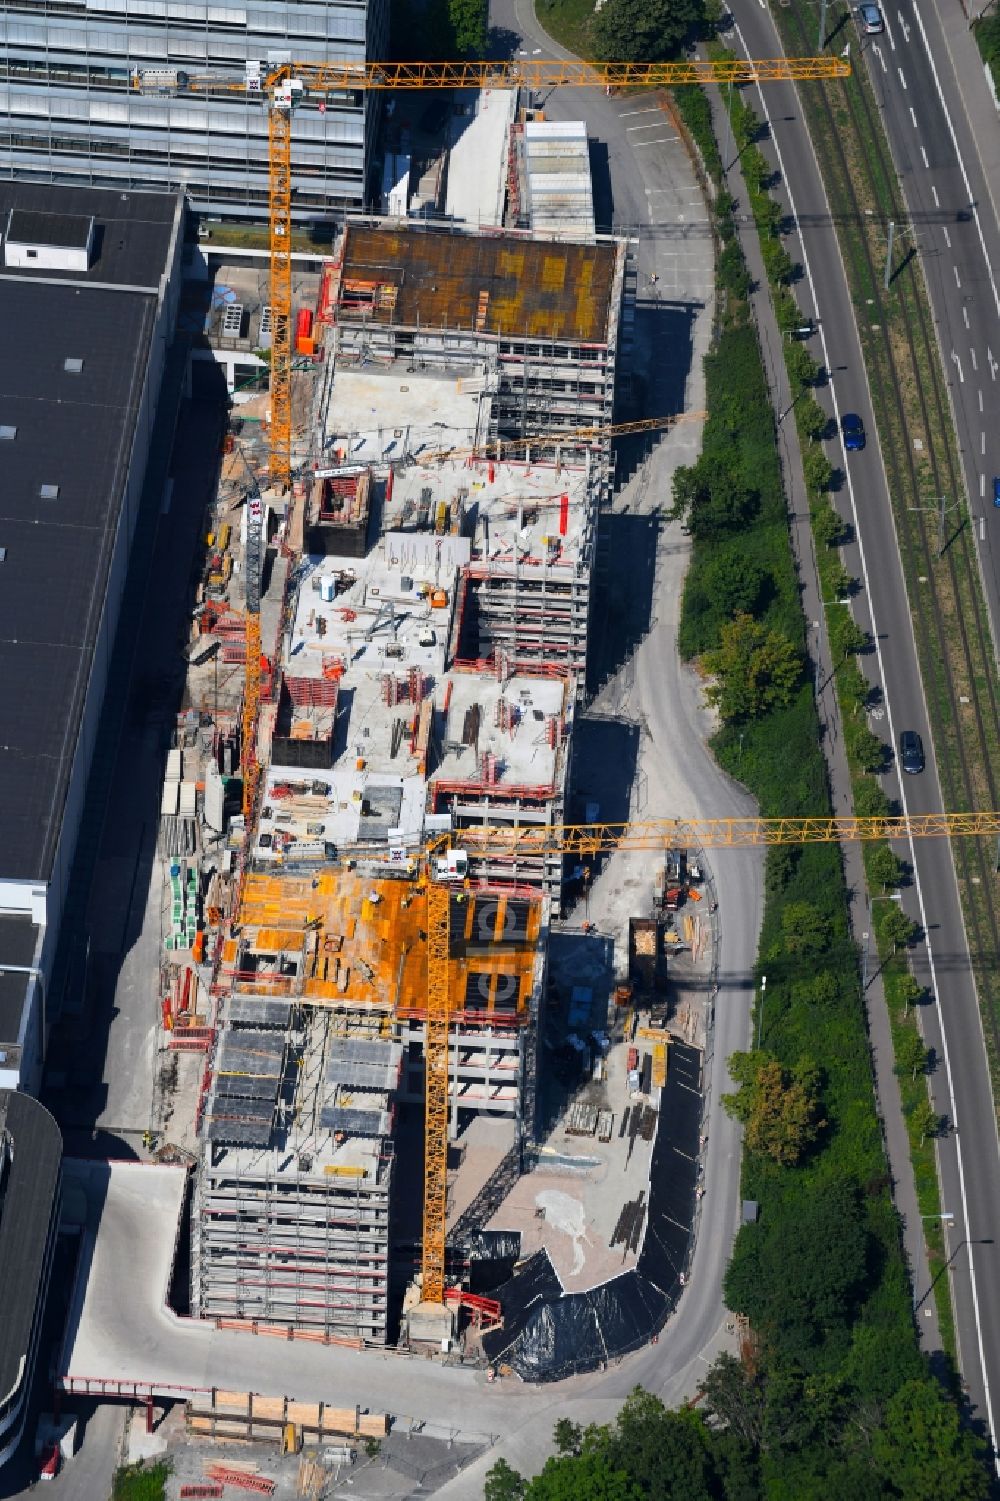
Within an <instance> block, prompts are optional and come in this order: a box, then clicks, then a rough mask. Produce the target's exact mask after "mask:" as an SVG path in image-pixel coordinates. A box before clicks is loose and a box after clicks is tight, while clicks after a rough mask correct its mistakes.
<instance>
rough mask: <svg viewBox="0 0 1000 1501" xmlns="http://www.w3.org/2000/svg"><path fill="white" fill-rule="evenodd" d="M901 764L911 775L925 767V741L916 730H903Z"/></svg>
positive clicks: (900, 744) (900, 741)
mask: <svg viewBox="0 0 1000 1501" xmlns="http://www.w3.org/2000/svg"><path fill="white" fill-rule="evenodd" d="M899 764H900V766H901V767H902V768H903V770H904V771H908V772H909V773H910V775H911V776H916V775H917V773H918V772H921V771H923V769H924V742H923V741H922V740H921V738H920V736H919V735H918V734H917V732H916V730H903V732H902V734H901V735H900V737H899Z"/></svg>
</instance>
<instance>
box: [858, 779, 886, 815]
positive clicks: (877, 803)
mask: <svg viewBox="0 0 1000 1501" xmlns="http://www.w3.org/2000/svg"><path fill="white" fill-rule="evenodd" d="M854 811H855V813H856V814H857V815H858V817H859V818H885V817H887V816H888V813H889V799H888V798H887V797H886V795H885V793H884V792H883V791H882V788H881V787H880V786H879V784H878V783H877V782H875V781H872V779H871V778H870V777H864V778H863V779H862V780H861V781H860V782H859V783H858V784H857V786H856V787H855V789H854Z"/></svg>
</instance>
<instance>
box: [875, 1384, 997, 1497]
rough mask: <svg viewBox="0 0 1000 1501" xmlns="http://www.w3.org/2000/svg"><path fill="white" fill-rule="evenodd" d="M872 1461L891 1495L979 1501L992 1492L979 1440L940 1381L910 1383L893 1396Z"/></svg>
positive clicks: (877, 1436) (880, 1429)
mask: <svg viewBox="0 0 1000 1501" xmlns="http://www.w3.org/2000/svg"><path fill="white" fill-rule="evenodd" d="M872 1457H873V1459H874V1461H875V1464H876V1466H877V1468H878V1470H879V1472H880V1474H881V1475H882V1476H883V1478H884V1480H885V1482H886V1485H887V1486H888V1487H890V1488H891V1491H892V1494H893V1495H898V1496H903V1497H905V1498H906V1501H980V1498H983V1497H985V1496H987V1495H988V1494H989V1481H988V1477H987V1473H986V1468H985V1466H984V1465H982V1464H981V1463H980V1462H979V1460H978V1458H977V1453H976V1443H975V1440H974V1439H973V1437H972V1435H971V1434H970V1433H968V1432H966V1431H964V1430H963V1429H962V1426H961V1423H960V1421H959V1416H958V1413H957V1411H956V1409H955V1406H954V1404H953V1403H952V1402H949V1401H948V1399H947V1397H946V1396H945V1394H944V1392H943V1391H942V1390H941V1388H940V1386H939V1385H938V1384H937V1382H936V1381H932V1380H922V1381H908V1382H906V1384H905V1385H904V1386H901V1387H900V1388H899V1390H898V1391H897V1392H896V1393H895V1394H894V1395H893V1396H892V1397H890V1399H889V1401H888V1403H887V1404H886V1409H885V1416H884V1418H883V1421H882V1425H881V1427H880V1428H878V1429H876V1431H875V1433H874V1435H873V1439H872Z"/></svg>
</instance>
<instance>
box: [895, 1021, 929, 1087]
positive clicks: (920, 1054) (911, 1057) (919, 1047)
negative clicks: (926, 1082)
mask: <svg viewBox="0 0 1000 1501" xmlns="http://www.w3.org/2000/svg"><path fill="white" fill-rule="evenodd" d="M930 1056H931V1055H930V1053H929V1052H928V1051H927V1049H926V1048H925V1047H924V1042H923V1038H922V1037H921V1036H920V1033H919V1032H918V1031H917V1029H916V1027H906V1028H904V1029H902V1030H901V1031H899V1032H897V1034H896V1069H897V1072H898V1073H901V1074H910V1075H911V1076H912V1077H913V1078H914V1079H915V1078H916V1077H917V1075H918V1074H925V1073H926V1072H927V1065H928V1064H929V1062H930Z"/></svg>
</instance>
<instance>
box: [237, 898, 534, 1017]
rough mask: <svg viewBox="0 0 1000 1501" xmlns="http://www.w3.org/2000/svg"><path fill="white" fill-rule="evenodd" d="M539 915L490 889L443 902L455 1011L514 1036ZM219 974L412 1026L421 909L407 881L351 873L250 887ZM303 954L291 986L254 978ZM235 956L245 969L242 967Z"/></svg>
mask: <svg viewBox="0 0 1000 1501" xmlns="http://www.w3.org/2000/svg"><path fill="white" fill-rule="evenodd" d="M541 921H542V905H541V901H540V899H538V898H537V897H534V896H527V895H521V894H512V893H509V892H504V891H497V890H492V889H488V890H476V891H465V890H461V889H459V888H456V889H454V890H453V891H452V894H451V942H450V955H451V957H450V959H449V965H448V970H449V974H448V978H449V995H450V1001H451V1009H452V1012H453V1013H454V1014H456V1015H464V1016H466V1017H468V1018H470V1019H473V1018H476V1017H481V1018H482V1019H483V1020H484V1021H492V1022H496V1023H497V1024H507V1025H515V1026H516V1025H519V1024H522V1023H523V1022H524V1021H525V1020H526V1019H527V1014H528V1003H529V1000H530V996H531V988H532V981H533V973H534V960H535V952H536V949H537V945H538V938H539V933H540V930H541ZM238 925H239V929H240V935H241V936H240V939H239V940H234V939H230V940H229V942H228V943H227V944H226V947H225V951H224V955H223V966H224V968H225V969H226V970H228V972H229V973H230V974H231V975H235V976H236V977H237V978H238V981H239V984H240V989H241V990H244V991H250V992H253V993H256V994H266V995H289V996H291V995H295V996H297V997H301V998H302V999H303V1000H305V1001H308V1002H311V1003H312V1004H313V1005H317V1006H331V1007H344V1008H348V1009H351V1010H361V1011H369V1012H376V1013H378V1012H381V1013H386V1014H392V1015H396V1016H414V1017H420V1016H422V1015H423V1014H424V1012H425V1009H426V991H427V936H426V935H427V898H426V894H425V892H423V891H422V890H421V889H420V888H419V887H418V886H417V885H416V884H415V883H413V882H410V881H406V880H398V879H393V880H373V879H371V878H370V877H367V878H366V877H364V876H362V875H359V874H357V873H356V872H353V871H342V870H336V871H334V870H327V871H324V872H322V873H321V874H319V875H317V876H316V877H314V878H313V879H309V878H308V877H301V876H284V875H274V876H258V875H252V876H249V877H248V878H247V882H246V886H245V889H244V893H243V901H242V903H241V906H240V911H239V915H238ZM279 952H284V953H286V954H294V953H297V954H300V955H302V962H301V972H300V975H299V976H298V977H293V976H286V975H278V974H276V973H272V972H268V971H266V970H264V971H258V970H255V969H254V967H253V964H251V962H250V961H251V959H253V961H254V964H255V963H256V960H257V958H258V957H259V956H266V955H276V954H277V953H279ZM240 954H242V956H243V957H242V958H240V957H239V956H240Z"/></svg>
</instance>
